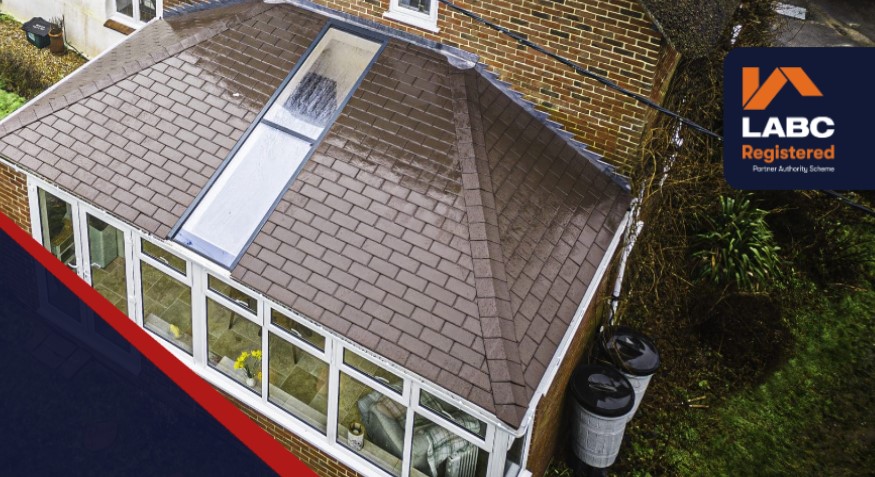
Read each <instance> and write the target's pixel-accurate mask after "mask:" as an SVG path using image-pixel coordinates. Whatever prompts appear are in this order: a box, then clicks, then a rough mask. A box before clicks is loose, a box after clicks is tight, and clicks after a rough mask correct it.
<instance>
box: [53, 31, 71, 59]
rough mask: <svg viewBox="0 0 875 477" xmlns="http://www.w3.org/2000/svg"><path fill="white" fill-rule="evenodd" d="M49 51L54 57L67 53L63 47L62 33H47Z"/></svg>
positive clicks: (64, 46)
mask: <svg viewBox="0 0 875 477" xmlns="http://www.w3.org/2000/svg"><path fill="white" fill-rule="evenodd" d="M49 51H51V52H52V53H54V54H56V55H63V54H64V53H65V52H66V51H67V47H66V45H64V33H63V32H61V33H51V32H49Z"/></svg>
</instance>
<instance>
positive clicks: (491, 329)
mask: <svg viewBox="0 0 875 477" xmlns="http://www.w3.org/2000/svg"><path fill="white" fill-rule="evenodd" d="M451 75H452V76H453V79H454V81H453V84H452V90H453V108H454V111H455V127H456V137H457V147H458V154H459V162H460V164H461V167H462V189H463V197H464V199H465V208H466V212H467V213H466V218H467V221H468V230H469V233H470V244H471V257H472V259H473V262H474V266H473V269H474V285H475V292H476V294H475V300H476V303H477V309H478V314H479V324H480V328H481V329H480V333H481V337H482V339H483V345H484V350H485V355H486V363H487V366H488V369H489V377H490V382H491V384H492V386H493V394H492V396H493V399H494V405H495V409H496V415H497V416H498V417H499V418H500V419H502V420H505V421H510V422H515V421H518V420H519V419H521V417H522V415H523V413H524V412H525V407H524V404H525V401H526V395H525V393H526V387H525V375H524V373H523V368H522V364H521V363H520V354H519V346H518V343H517V340H516V336H515V334H516V333H515V328H514V322H513V313H512V311H511V305H510V293H509V289H508V286H507V275H506V273H505V268H504V251H503V250H502V245H501V238H500V236H499V231H498V213H497V211H496V209H495V195H494V191H493V187H492V175H491V172H490V170H489V162H488V159H487V155H486V142H485V138H484V128H483V120H482V118H481V116H480V110H479V107H478V106H477V99H476V98H475V97H474V95H476V94H477V93H476V92H477V77H478V76H480V75H479V74H478V73H477V72H476V71H475V70H474V69H467V70H459V69H455V68H454V69H453V71H452V72H451Z"/></svg>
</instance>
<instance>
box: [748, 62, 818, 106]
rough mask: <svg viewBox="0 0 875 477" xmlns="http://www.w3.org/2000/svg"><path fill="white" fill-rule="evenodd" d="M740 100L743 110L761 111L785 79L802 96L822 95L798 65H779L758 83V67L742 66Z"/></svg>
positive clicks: (783, 83) (776, 93)
mask: <svg viewBox="0 0 875 477" xmlns="http://www.w3.org/2000/svg"><path fill="white" fill-rule="evenodd" d="M741 74H742V82H741V96H742V98H741V102H742V105H743V106H744V109H745V111H762V110H764V109H766V108H767V107H768V106H769V104H770V103H771V102H772V100H773V99H775V96H777V95H778V93H779V92H780V91H781V89H782V88H783V87H784V85H785V84H787V81H789V82H790V84H792V85H793V87H794V88H796V91H799V94H801V95H802V96H823V93H821V92H820V90H819V89H817V86H815V85H814V82H813V81H811V78H809V77H808V75H807V74H805V71H803V70H802V68H799V67H798V66H781V67H780V68H775V71H773V72H772V74H771V75H770V76H769V77H768V78H767V79H766V82H765V83H763V84H762V86H761V85H760V69H759V68H757V67H747V66H746V67H744V68H742V72H741Z"/></svg>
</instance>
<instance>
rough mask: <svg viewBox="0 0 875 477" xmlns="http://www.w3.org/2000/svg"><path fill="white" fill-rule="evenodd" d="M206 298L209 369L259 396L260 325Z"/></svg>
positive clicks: (260, 373)
mask: <svg viewBox="0 0 875 477" xmlns="http://www.w3.org/2000/svg"><path fill="white" fill-rule="evenodd" d="M250 320H251V318H250V317H247V316H246V315H245V314H243V313H239V312H237V311H235V310H233V309H231V308H230V307H228V306H225V305H223V304H221V303H219V302H218V301H216V300H214V299H212V298H207V354H208V356H209V363H210V367H212V368H214V369H216V370H218V371H219V372H221V373H222V374H224V375H225V376H228V377H229V378H231V379H233V380H234V381H237V382H238V383H240V384H241V385H243V386H244V387H245V388H246V389H248V390H249V391H252V392H254V393H256V394H261V378H262V371H261V369H262V366H261V358H262V354H261V326H259V325H258V324H256V323H254V322H253V321H250Z"/></svg>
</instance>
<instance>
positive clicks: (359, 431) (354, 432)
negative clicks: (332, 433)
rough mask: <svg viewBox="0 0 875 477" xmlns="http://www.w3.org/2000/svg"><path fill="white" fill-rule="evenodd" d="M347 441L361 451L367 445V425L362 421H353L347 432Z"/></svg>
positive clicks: (354, 448) (353, 447)
mask: <svg viewBox="0 0 875 477" xmlns="http://www.w3.org/2000/svg"><path fill="white" fill-rule="evenodd" d="M346 441H347V443H349V446H350V447H351V448H352V449H353V450H357V451H360V450H362V447H364V446H365V426H363V425H362V424H361V423H360V422H353V423H352V424H350V425H349V430H348V431H347V432H346Z"/></svg>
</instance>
